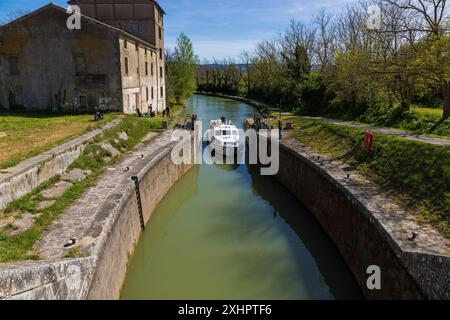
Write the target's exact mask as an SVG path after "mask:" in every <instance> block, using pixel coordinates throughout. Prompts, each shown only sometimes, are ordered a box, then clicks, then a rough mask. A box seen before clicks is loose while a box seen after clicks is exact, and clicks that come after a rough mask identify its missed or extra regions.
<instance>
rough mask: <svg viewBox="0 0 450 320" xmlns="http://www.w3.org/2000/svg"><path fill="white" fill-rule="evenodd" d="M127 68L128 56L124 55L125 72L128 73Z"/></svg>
mask: <svg viewBox="0 0 450 320" xmlns="http://www.w3.org/2000/svg"><path fill="white" fill-rule="evenodd" d="M128 73H129V69H128V58H127V57H125V74H126V75H128Z"/></svg>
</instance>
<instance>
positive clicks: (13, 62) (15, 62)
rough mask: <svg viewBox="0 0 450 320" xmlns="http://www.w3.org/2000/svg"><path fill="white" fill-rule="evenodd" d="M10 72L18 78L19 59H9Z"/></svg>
mask: <svg viewBox="0 0 450 320" xmlns="http://www.w3.org/2000/svg"><path fill="white" fill-rule="evenodd" d="M9 72H10V74H11V75H13V76H17V75H18V74H19V58H18V57H9Z"/></svg>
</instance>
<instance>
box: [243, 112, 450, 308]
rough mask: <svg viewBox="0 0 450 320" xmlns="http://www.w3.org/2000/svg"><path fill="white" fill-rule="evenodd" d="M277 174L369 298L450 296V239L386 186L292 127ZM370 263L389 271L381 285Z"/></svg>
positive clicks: (284, 135) (284, 139)
mask: <svg viewBox="0 0 450 320" xmlns="http://www.w3.org/2000/svg"><path fill="white" fill-rule="evenodd" d="M251 122H252V120H247V121H246V126H247V127H249V126H250V123H251ZM277 179H278V180H279V181H280V182H281V183H282V184H283V185H284V186H286V188H288V189H289V190H290V192H292V194H293V195H295V197H296V198H297V199H299V200H300V201H301V202H302V203H303V204H304V205H305V206H306V208H308V210H309V211H310V212H311V213H312V214H313V215H314V217H315V218H316V219H317V221H318V222H319V223H320V224H321V226H322V227H323V228H324V229H325V230H326V232H327V234H328V235H329V236H330V238H331V239H332V240H333V242H334V243H335V244H336V246H337V248H338V249H339V251H340V253H341V254H342V256H343V258H344V260H345V261H346V263H347V265H348V266H349V267H350V269H351V270H352V273H353V275H354V276H355V278H356V280H357V282H358V285H359V286H360V288H361V290H362V292H363V293H364V295H365V297H366V298H368V299H436V300H448V299H449V298H450V288H449V286H448V283H449V282H450V272H449V270H450V256H449V247H450V246H449V241H448V239H446V238H444V237H443V236H442V235H440V234H439V233H438V232H437V231H436V230H434V229H433V228H431V227H430V226H427V225H425V224H423V223H419V222H418V221H417V219H416V218H415V217H414V215H413V214H412V213H411V212H408V211H406V210H405V209H403V208H401V207H400V206H399V205H397V204H396V201H395V199H394V198H393V197H392V196H391V195H390V194H388V193H387V192H386V191H385V190H383V188H381V187H379V186H378V185H376V184H374V183H373V182H371V181H369V180H367V179H366V178H364V177H362V176H361V175H359V174H357V173H356V172H355V171H354V170H353V169H351V167H349V166H348V165H346V164H344V163H342V162H340V161H338V160H336V159H330V158H327V157H326V156H323V155H321V154H317V153H315V152H314V151H313V150H312V149H310V148H309V147H308V146H306V145H304V144H302V143H300V142H299V141H297V140H296V139H295V138H292V137H290V136H289V132H285V133H284V134H283V141H282V142H281V144H280V170H279V172H278V174H277ZM413 234H415V235H416V236H415V237H414V236H413ZM413 237H414V238H413ZM370 266H376V267H379V268H380V270H381V289H380V290H370V289H369V288H368V285H367V279H368V278H369V276H370V274H369V273H368V270H369V267H370Z"/></svg>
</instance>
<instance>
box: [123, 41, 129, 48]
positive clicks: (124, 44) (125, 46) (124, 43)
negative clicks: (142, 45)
mask: <svg viewBox="0 0 450 320" xmlns="http://www.w3.org/2000/svg"><path fill="white" fill-rule="evenodd" d="M123 48H124V49H127V48H128V42H127V40H124V41H123Z"/></svg>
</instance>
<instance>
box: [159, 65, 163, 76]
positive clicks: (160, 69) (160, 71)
mask: <svg viewBox="0 0 450 320" xmlns="http://www.w3.org/2000/svg"><path fill="white" fill-rule="evenodd" d="M159 74H160V76H161V78H163V77H164V73H163V67H159Z"/></svg>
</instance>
